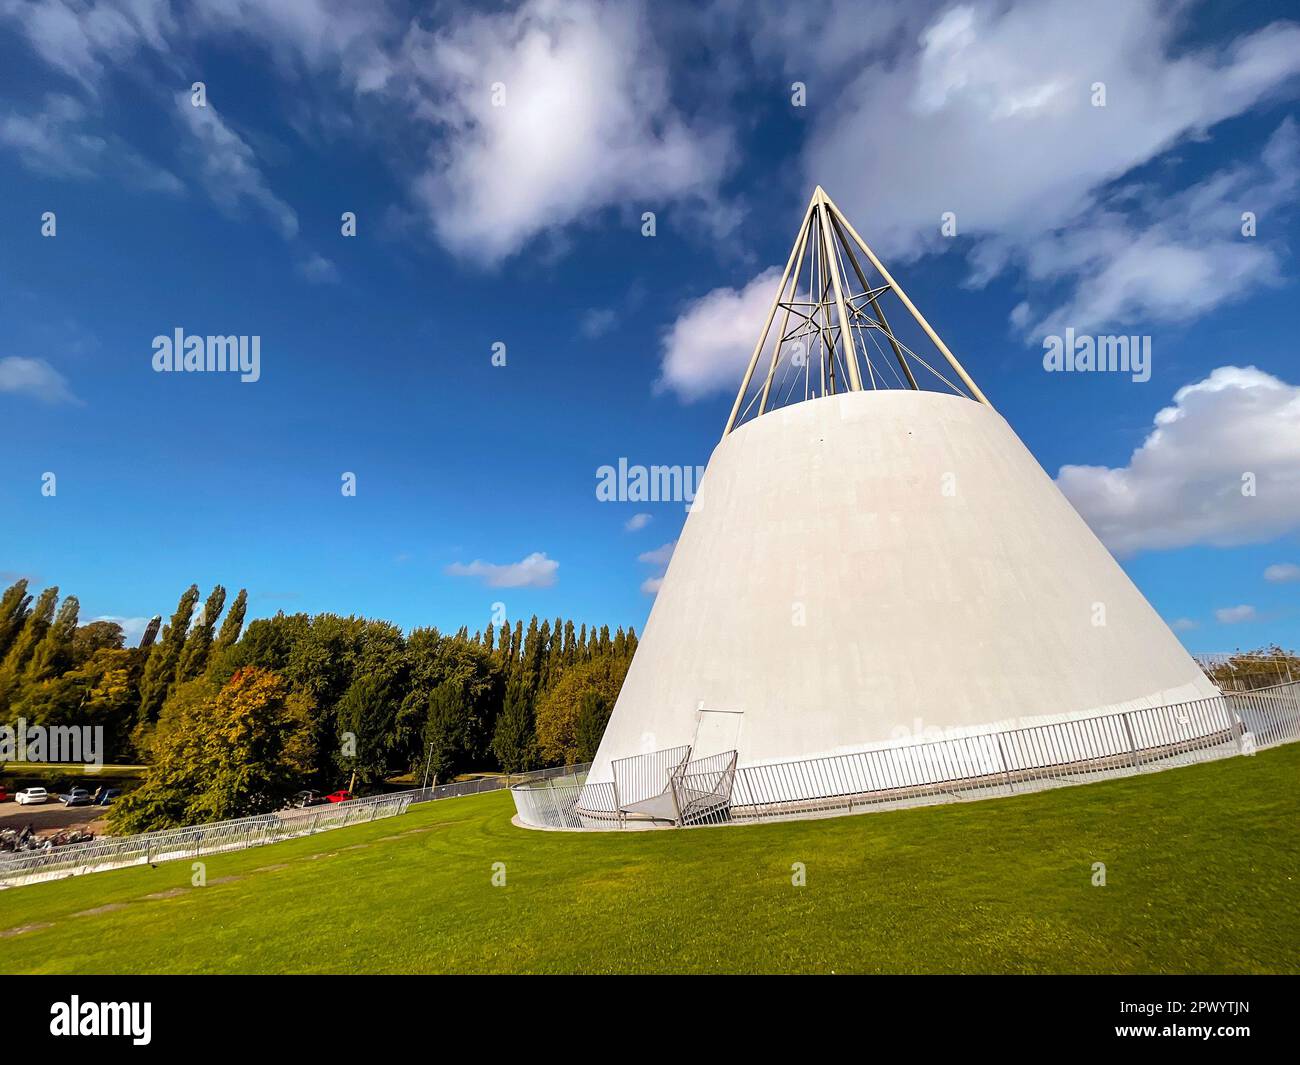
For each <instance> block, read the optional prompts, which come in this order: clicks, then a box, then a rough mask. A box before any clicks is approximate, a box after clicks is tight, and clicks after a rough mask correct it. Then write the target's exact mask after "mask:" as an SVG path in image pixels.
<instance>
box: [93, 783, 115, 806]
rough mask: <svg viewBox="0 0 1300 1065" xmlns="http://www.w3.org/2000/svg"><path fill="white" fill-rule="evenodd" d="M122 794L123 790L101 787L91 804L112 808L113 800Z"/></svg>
mask: <svg viewBox="0 0 1300 1065" xmlns="http://www.w3.org/2000/svg"><path fill="white" fill-rule="evenodd" d="M121 794H122V789H121V788H105V787H103V786H101V787H100V789H99V790H98V791H96V792H95V797H94V799H92V800H91V802H92V803H93V804H94V805H95V806H112V805H113V800H114V799H116V798H117V797H118V796H119V795H121Z"/></svg>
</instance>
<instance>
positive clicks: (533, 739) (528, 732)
mask: <svg viewBox="0 0 1300 1065" xmlns="http://www.w3.org/2000/svg"><path fill="white" fill-rule="evenodd" d="M532 688H533V684H532V678H531V677H527V676H525V675H523V674H521V673H518V672H516V673H515V674H514V675H513V676H511V678H510V682H509V683H508V684H507V685H506V698H505V705H504V706H503V707H502V709H501V714H500V715H499V716H498V717H497V723H496V731H495V732H494V733H493V736H492V753H493V754H495V755H496V757H497V761H498V762H500V763H501V768H502V769H504V770H505V771H506V772H507V773H521V772H523V771H524V770H525V769H528V768H530V767H531V766H532V764H533V762H534V761H535V760H536V758H537V736H536V734H535V733H534V731H533V697H532Z"/></svg>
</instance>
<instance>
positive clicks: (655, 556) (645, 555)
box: [636, 540, 677, 567]
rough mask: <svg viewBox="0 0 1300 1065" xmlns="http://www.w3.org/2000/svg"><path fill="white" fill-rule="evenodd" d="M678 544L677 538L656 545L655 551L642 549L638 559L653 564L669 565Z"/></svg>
mask: <svg viewBox="0 0 1300 1065" xmlns="http://www.w3.org/2000/svg"><path fill="white" fill-rule="evenodd" d="M676 546H677V541H676V540H669V541H668V543H666V544H663V545H661V546H660V547H656V548H655V549H654V550H653V551H642V552H641V554H639V555H637V556H636V560H637V561H638V562H645V563H648V564H649V565H652V566H660V567H663V566H667V565H668V561H669V559H671V558H672V557H673V548H674V547H676Z"/></svg>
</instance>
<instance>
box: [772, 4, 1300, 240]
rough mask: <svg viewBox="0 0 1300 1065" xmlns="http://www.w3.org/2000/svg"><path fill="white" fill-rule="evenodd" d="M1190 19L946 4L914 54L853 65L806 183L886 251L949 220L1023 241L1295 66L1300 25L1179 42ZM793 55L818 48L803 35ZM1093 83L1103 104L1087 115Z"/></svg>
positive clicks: (1106, 8) (1169, 11) (1154, 8)
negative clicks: (1194, 43) (1215, 42)
mask: <svg viewBox="0 0 1300 1065" xmlns="http://www.w3.org/2000/svg"><path fill="white" fill-rule="evenodd" d="M1189 11H1190V7H1189V5H1186V4H1166V3H1161V2H1159V0H1094V2H1092V3H1089V4H1078V3H1075V2H1074V0H1043V2H1040V3H1035V4H1011V5H1003V4H994V3H991V2H976V3H965V4H958V5H955V6H952V7H949V8H947V9H946V10H944V11H943V12H942V13H941V14H939V15H938V16H937V17H935V18H933V19H932V20H931V21H930V22H929V24H928V26H927V27H926V28H925V29H924V30H923V31H922V32H921V34H920V36H919V39H918V40H917V47H916V48H915V49H914V50H910V49H909V50H907V51H905V52H904V53H903V54H902V55H900V56H897V57H890V58H876V59H874V60H872V61H868V62H863V63H861V64H860V65H858V66H857V67H856V74H855V76H854V77H853V78H852V80H851V81H850V82H849V84H848V85H847V86H845V87H844V89H843V91H842V93H841V94H840V96H839V98H838V99H837V100H836V102H835V106H833V107H826V108H824V109H823V110H822V111H821V112H820V115H821V118H820V120H819V122H818V124H817V125H816V127H815V128H814V130H813V133H812V137H811V141H810V144H809V147H808V150H807V152H806V155H805V159H804V171H805V175H806V178H805V184H806V185H807V186H808V187H809V188H811V187H812V186H813V185H814V184H817V183H820V184H822V185H824V186H825V187H826V189H827V191H828V192H829V193H830V194H831V196H832V197H835V198H836V200H837V202H838V203H839V205H840V207H841V208H842V209H844V211H845V212H846V213H847V214H848V216H849V217H850V218H853V219H854V220H855V222H857V225H858V228H859V229H860V230H861V232H862V233H863V235H864V236H865V237H866V238H867V240H868V242H870V243H873V244H874V245H878V247H877V250H878V251H883V252H885V253H887V254H892V255H903V256H909V255H916V254H919V253H920V252H922V251H924V250H926V249H933V248H935V247H937V246H938V245H939V242H940V240H941V239H942V238H941V237H940V235H939V218H940V215H941V214H942V213H943V212H945V211H952V212H955V213H956V215H957V220H958V231H959V232H960V233H961V234H963V235H965V236H969V237H975V238H984V237H989V236H997V237H1000V238H1002V239H1004V240H1010V241H1012V242H1016V243H1018V244H1026V243H1032V241H1034V240H1035V239H1036V238H1038V237H1039V236H1041V235H1043V234H1045V233H1049V232H1051V231H1052V230H1054V229H1055V228H1057V227H1059V226H1061V225H1063V224H1065V223H1067V222H1069V221H1070V220H1071V219H1072V218H1074V217H1075V216H1076V215H1078V214H1079V212H1080V211H1081V210H1082V209H1083V208H1084V207H1086V206H1087V205H1088V204H1089V202H1090V200H1091V198H1092V195H1093V193H1094V192H1095V190H1097V189H1099V188H1100V187H1102V186H1104V185H1105V184H1106V183H1108V182H1110V181H1112V180H1114V179H1115V178H1117V177H1120V176H1121V175H1123V174H1125V173H1126V172H1128V171H1129V170H1131V169H1133V168H1134V167H1136V166H1139V165H1141V164H1143V163H1145V162H1147V161H1149V160H1151V159H1153V158H1155V157H1156V156H1158V155H1160V154H1162V153H1163V152H1165V151H1167V150H1168V149H1169V148H1170V147H1171V146H1173V145H1175V144H1176V143H1178V142H1179V141H1180V140H1183V139H1185V138H1188V137H1193V136H1197V135H1199V134H1201V133H1202V132H1204V131H1205V130H1207V129H1208V128H1209V127H1211V126H1213V125H1214V124H1215V123H1217V122H1220V121H1222V120H1223V119H1226V118H1230V117H1232V116H1234V115H1237V114H1240V113H1241V112H1243V111H1245V110H1247V109H1248V108H1250V107H1251V106H1253V105H1254V104H1256V103H1258V102H1259V101H1261V100H1262V99H1264V98H1266V97H1268V96H1270V95H1272V94H1274V93H1275V92H1277V91H1279V90H1280V89H1281V88H1282V87H1283V86H1285V85H1286V83H1287V82H1288V80H1289V79H1291V78H1292V77H1293V75H1295V74H1296V73H1297V72H1300V27H1298V26H1295V25H1293V24H1287V23H1275V24H1273V25H1270V26H1268V27H1266V28H1264V29H1260V30H1258V31H1255V32H1253V33H1250V34H1245V35H1242V36H1239V37H1237V38H1236V39H1235V40H1233V41H1232V42H1231V43H1229V44H1227V45H1225V46H1221V47H1210V46H1204V47H1196V48H1188V47H1185V46H1184V45H1182V44H1181V42H1179V40H1178V39H1179V37H1180V36H1181V35H1182V34H1183V31H1184V29H1185V23H1186V21H1187V18H1188V13H1189ZM789 47H790V48H792V49H795V48H797V49H800V50H802V51H803V52H804V53H805V54H810V55H815V54H816V51H815V49H809V47H808V42H807V41H806V40H791V41H790V42H789ZM1098 81H1100V82H1104V83H1105V85H1106V91H1107V100H1106V106H1105V107H1094V106H1092V102H1091V94H1092V85H1093V83H1095V82H1098ZM859 219H860V220H861V221H860V222H858V220H859Z"/></svg>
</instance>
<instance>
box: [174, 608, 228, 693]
mask: <svg viewBox="0 0 1300 1065" xmlns="http://www.w3.org/2000/svg"><path fill="white" fill-rule="evenodd" d="M225 605H226V589H225V588H223V587H222V586H221V585H220V584H218V585H217V586H216V587H214V588H213V589H212V591H211V592H209V593H208V598H207V601H206V602H205V603H204V604H203V609H202V610H201V611H199V616H198V618H197V619H196V620H195V622H194V625H193V626H192V627H191V628H190V631H189V635H187V636H186V637H185V644H184V646H183V647H182V648H181V656H180V659H179V661H178V662H177V663H176V681H175V682H176V683H177V684H184V683H185V682H186V681H187V680H193V679H194V678H195V677H197V676H199V674H201V673H202V672H203V671H204V670H205V669H206V668H207V665H208V655H209V654H211V653H212V638H213V634H214V633H215V632H216V628H217V618H219V617H220V616H221V611H222V608H223V607H224V606H225Z"/></svg>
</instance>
